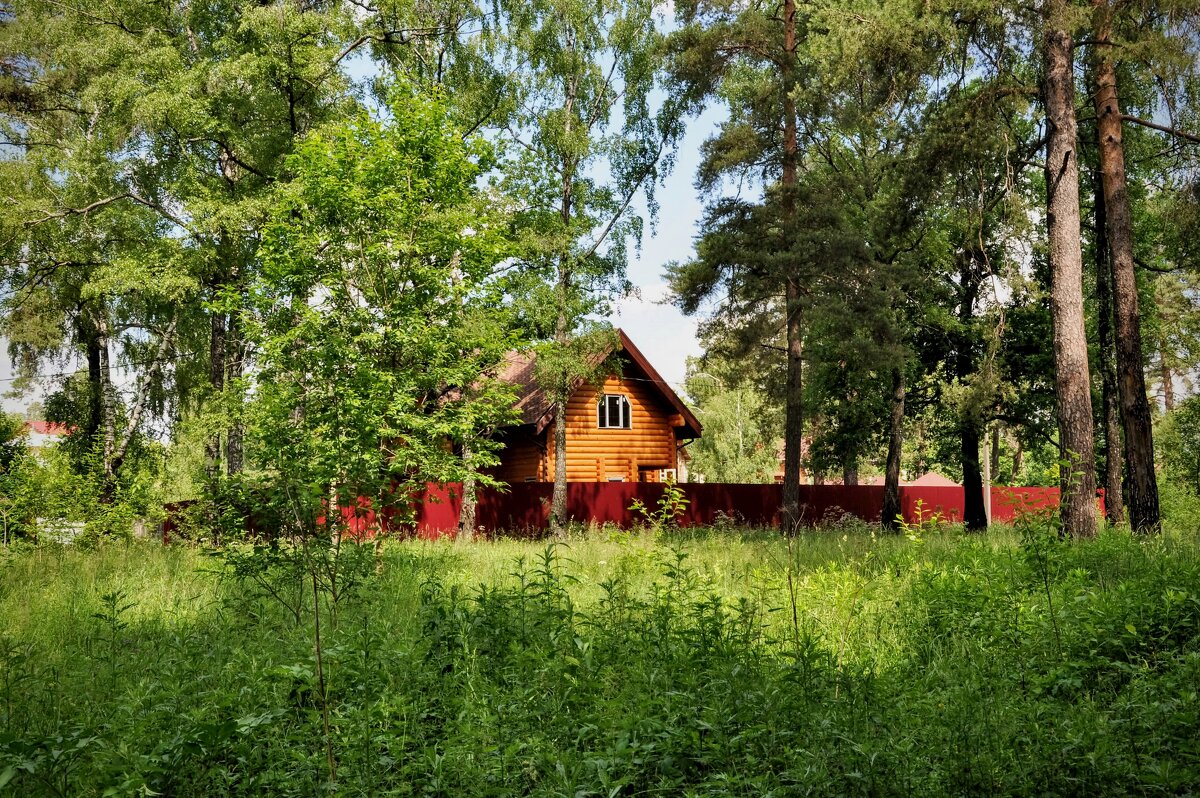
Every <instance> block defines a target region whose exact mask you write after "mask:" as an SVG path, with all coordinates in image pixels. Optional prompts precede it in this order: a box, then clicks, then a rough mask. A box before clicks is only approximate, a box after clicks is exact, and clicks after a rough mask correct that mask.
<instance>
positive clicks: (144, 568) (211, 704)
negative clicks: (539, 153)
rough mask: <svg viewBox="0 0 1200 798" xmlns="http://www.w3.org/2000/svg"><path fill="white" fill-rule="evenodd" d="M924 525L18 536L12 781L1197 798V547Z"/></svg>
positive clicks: (7, 617) (300, 792) (10, 611)
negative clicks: (93, 539)
mask: <svg viewBox="0 0 1200 798" xmlns="http://www.w3.org/2000/svg"><path fill="white" fill-rule="evenodd" d="M910 531H911V532H913V533H914V534H912V535H911V536H909V537H903V536H895V537H887V536H880V535H878V534H872V533H871V531H870V529H869V528H868V527H865V526H859V525H848V526H845V527H839V528H830V529H824V530H820V531H814V532H811V533H807V534H804V535H801V536H799V537H798V538H795V539H793V540H786V539H782V538H780V537H779V536H778V535H777V534H774V533H771V532H766V531H759V532H755V531H741V530H736V529H712V530H701V531H692V532H686V531H673V532H666V533H660V534H654V533H651V532H643V533H637V534H627V533H620V532H607V531H602V530H601V531H593V532H591V533H587V534H581V535H580V536H578V537H577V538H575V539H572V540H569V541H567V542H565V543H560V544H547V543H546V542H527V541H513V540H500V541H495V542H479V543H476V544H472V545H456V544H452V543H429V542H417V541H410V542H399V541H396V542H389V543H387V544H386V545H384V546H383V547H382V548H381V549H380V550H378V551H376V550H375V548H373V547H370V546H368V547H362V548H354V547H349V548H346V549H344V550H342V551H341V552H339V553H338V554H337V557H336V559H335V558H334V556H333V552H330V551H313V550H304V551H294V550H291V549H288V548H286V547H284V548H279V549H270V548H266V547H260V548H259V549H255V548H253V547H251V546H241V547H232V548H230V549H229V550H227V551H225V552H223V553H215V552H211V551H208V550H205V549H203V548H200V547H193V546H186V545H177V546H171V547H165V548H164V547H162V546H159V545H154V544H147V543H140V544H134V545H124V544H113V545H106V546H102V547H100V548H98V549H95V550H90V551H85V550H80V549H77V548H71V547H61V546H41V547H37V548H25V549H17V548H13V549H9V550H7V551H5V552H3V553H0V785H2V786H0V795H19V796H110V795H111V796H125V795H164V796H225V795H244V796H293V795H295V796H313V795H329V794H336V795H353V796H368V795H369V796H384V795H443V796H491V795H495V796H500V795H545V796H570V797H574V796H634V795H663V796H702V795H703V796H708V795H744V796H769V795H775V796H790V795H830V796H833V795H838V796H842V795H872V796H885V795H895V796H908V795H1061V796H1073V795H1186V794H1194V793H1196V792H1198V791H1200V692H1198V691H1200V545H1198V544H1197V542H1196V540H1195V539H1194V538H1188V537H1183V536H1178V535H1168V536H1163V537H1160V538H1155V539H1145V540H1141V539H1134V538H1131V537H1130V536H1129V535H1128V534H1125V533H1121V532H1117V531H1110V532H1107V533H1104V534H1102V535H1101V537H1099V538H1098V539H1097V540H1095V541H1090V542H1085V543H1070V542H1063V541H1060V540H1059V539H1058V538H1057V537H1056V536H1055V535H1054V533H1053V530H1052V529H1051V528H1050V526H1049V525H1044V526H1042V525H1038V524H1036V523H1034V524H1029V525H1027V526H1026V527H1024V528H1022V529H1011V528H1009V529H998V530H993V531H992V532H989V533H988V534H987V535H984V536H970V537H968V536H964V535H962V534H961V533H960V532H957V531H955V530H953V529H925V530H910ZM335 566H336V569H335ZM313 574H316V575H317V577H318V578H317V580H316V590H315V591H314V581H313V579H312V576H313ZM314 602H316V603H318V604H319V606H320V607H321V612H320V615H319V617H315V616H314V612H313V607H314ZM317 621H319V623H317ZM318 637H319V640H320V646H319V651H320V656H319V657H318V656H317V654H316V652H317V651H318V647H317V645H316V640H317V639H318Z"/></svg>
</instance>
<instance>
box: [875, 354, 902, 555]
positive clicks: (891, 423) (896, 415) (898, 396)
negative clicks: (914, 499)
mask: <svg viewBox="0 0 1200 798" xmlns="http://www.w3.org/2000/svg"><path fill="white" fill-rule="evenodd" d="M906 395H907V389H906V386H905V381H904V369H902V368H895V369H892V412H891V416H890V418H889V419H888V432H889V434H888V453H887V465H886V466H885V467H884V475H883V513H882V516H881V520H882V521H883V528H884V529H886V530H889V531H892V532H894V531H896V530H897V529H899V528H900V514H901V513H902V512H903V508H901V506H900V458H901V456H902V455H903V452H904V400H905V398H906Z"/></svg>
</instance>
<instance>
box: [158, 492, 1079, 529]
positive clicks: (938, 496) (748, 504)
mask: <svg viewBox="0 0 1200 798" xmlns="http://www.w3.org/2000/svg"><path fill="white" fill-rule="evenodd" d="M664 489H665V488H664V486H663V485H661V484H652V483H640V482H572V483H569V484H568V485H567V515H568V516H569V517H570V518H571V519H573V520H575V521H581V522H585V523H586V522H591V523H597V524H603V523H613V524H616V525H618V526H621V527H630V526H634V525H636V524H637V523H639V522H640V521H642V520H643V518H642V517H641V516H640V515H639V514H638V513H635V512H633V511H632V510H631V509H630V507H631V505H632V504H633V503H634V501H635V500H638V501H641V502H642V504H644V505H645V506H646V507H648V508H650V510H651V511H654V510H656V509H657V508H658V502H659V500H660V499H661V498H662V495H663V490H664ZM679 489H680V490H681V491H682V492H683V495H684V497H685V498H686V499H687V505H686V508H685V510H684V512H683V513H682V515H681V516H680V519H679V520H680V523H681V524H682V525H683V526H706V525H711V524H714V523H718V522H721V521H729V522H732V523H736V524H744V525H749V526H778V525H779V506H780V504H781V502H782V500H783V493H782V486H780V485H779V484H771V485H734V484H711V483H694V484H692V483H689V484H684V485H680V486H679ZM461 490H462V486H461V485H458V484H449V485H437V484H435V483H430V484H429V485H428V486H427V489H426V492H425V495H424V496H423V497H422V499H421V500H420V501H419V502H417V503H416V507H415V509H416V519H415V520H416V528H415V530H413V529H411V528H407V529H406V528H404V527H398V528H394V529H393V530H392V531H393V532H395V533H398V534H406V533H407V534H411V533H412V532H414V531H415V533H416V534H417V535H419V536H420V537H424V538H431V539H432V538H439V537H444V536H448V535H453V534H455V532H456V531H457V529H458V519H459V513H460V510H461V506H462V500H461ZM553 490H554V486H553V485H551V484H549V483H544V482H534V483H521V484H516V485H511V486H509V487H508V488H506V489H505V490H503V491H500V490H496V489H494V488H484V489H481V490H480V491H479V494H478V498H477V504H476V510H475V524H476V527H477V528H478V529H480V530H482V531H483V532H484V533H485V534H490V533H495V532H506V533H510V534H529V535H538V534H540V533H542V532H544V531H545V530H546V529H547V527H548V526H549V518H550V498H551V494H552V493H553ZM356 504H357V506H343V507H341V508H340V510H341V516H342V518H343V520H344V522H345V523H346V526H347V527H348V528H349V529H350V531H351V534H357V535H361V536H363V537H371V536H373V534H374V533H375V531H376V530H377V529H378V518H377V514H376V512H375V510H374V509H372V507H371V502H370V500H368V499H366V498H360V499H359V500H358V502H357V503H356ZM800 504H801V511H802V521H803V523H805V524H808V525H810V526H815V525H817V524H820V523H822V522H825V523H829V522H833V521H837V520H840V519H841V518H843V517H845V516H847V515H849V516H851V517H855V518H861V519H864V520H866V521H878V520H879V516H880V513H881V512H882V509H883V486H882V485H859V486H850V487H847V486H843V485H802V486H801V487H800ZM183 506H184V505H183V504H180V505H173V506H171V507H168V508H167V510H168V513H167V515H168V517H167V520H166V521H164V523H163V540H164V541H166V540H168V539H169V538H170V536H171V535H172V534H173V533H174V532H175V530H176V529H177V528H178V515H179V513H180V512H181V511H182V509H183ZM1057 506H1058V488H1001V487H994V488H992V521H993V522H994V523H1008V522H1011V521H1012V520H1013V519H1014V518H1015V517H1016V516H1017V514H1018V513H1020V512H1023V511H1028V510H1038V509H1042V508H1047V507H1051V508H1053V507H1057ZM900 507H901V511H902V515H903V516H904V520H905V521H906V522H908V523H913V522H918V521H924V520H929V519H931V518H933V517H935V516H940V517H941V518H943V519H945V520H948V521H958V520H959V519H961V518H962V515H963V489H962V488H961V487H917V486H913V487H901V488H900ZM261 526H262V525H261V524H254V523H253V522H252V521H250V520H248V521H247V530H248V531H251V532H254V531H255V530H256V529H257V528H259V527H261ZM388 526H392V525H391V524H388Z"/></svg>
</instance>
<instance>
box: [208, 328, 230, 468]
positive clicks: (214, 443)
mask: <svg viewBox="0 0 1200 798" xmlns="http://www.w3.org/2000/svg"><path fill="white" fill-rule="evenodd" d="M208 384H209V385H210V386H211V387H212V392H213V399H214V400H216V399H218V398H219V397H220V395H221V392H222V391H223V390H224V389H225V314H224V313H220V312H216V311H214V312H213V314H212V316H210V317H209V332H208ZM204 461H205V471H206V473H207V474H208V480H209V483H210V484H215V483H216V481H217V477H218V476H220V474H221V433H220V432H219V431H218V432H215V433H213V435H212V436H211V437H210V438H209V439H208V441H207V442H206V443H205V445H204Z"/></svg>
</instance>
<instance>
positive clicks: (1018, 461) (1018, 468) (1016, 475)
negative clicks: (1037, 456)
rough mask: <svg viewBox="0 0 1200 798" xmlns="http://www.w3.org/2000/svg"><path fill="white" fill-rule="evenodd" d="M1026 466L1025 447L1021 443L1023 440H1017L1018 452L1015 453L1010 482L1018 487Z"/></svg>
mask: <svg viewBox="0 0 1200 798" xmlns="http://www.w3.org/2000/svg"><path fill="white" fill-rule="evenodd" d="M1024 465H1025V447H1024V445H1023V444H1022V443H1021V439H1020V438H1018V439H1017V450H1016V451H1015V452H1013V465H1012V478H1011V479H1009V482H1011V483H1012V484H1014V485H1016V484H1017V483H1018V480H1020V479H1021V473H1022V471H1023V470H1024Z"/></svg>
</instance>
